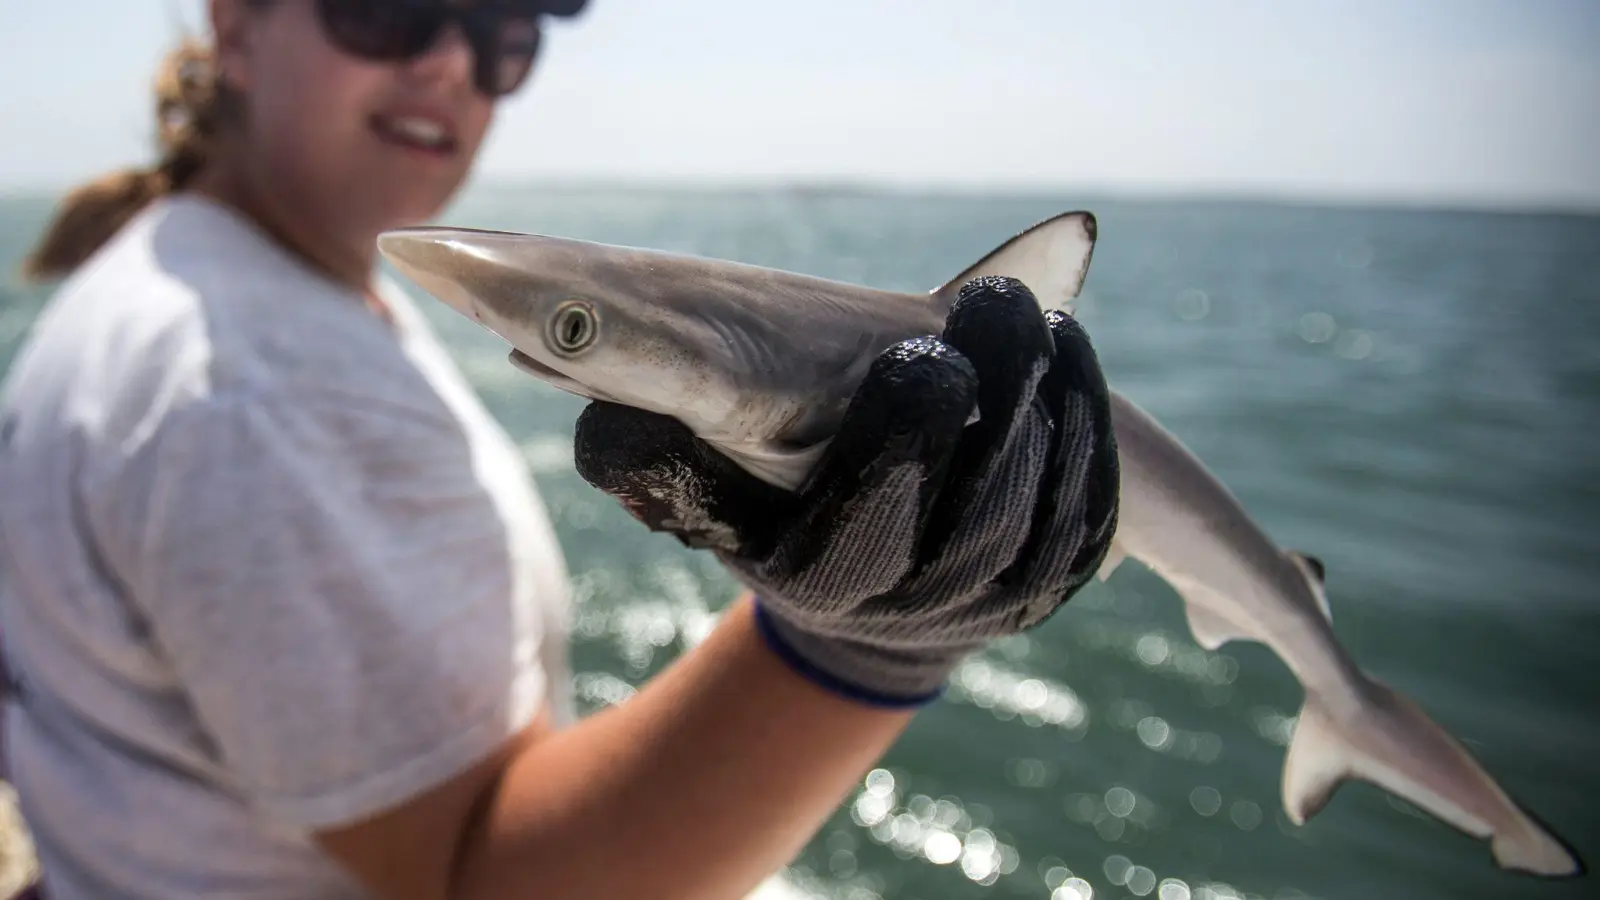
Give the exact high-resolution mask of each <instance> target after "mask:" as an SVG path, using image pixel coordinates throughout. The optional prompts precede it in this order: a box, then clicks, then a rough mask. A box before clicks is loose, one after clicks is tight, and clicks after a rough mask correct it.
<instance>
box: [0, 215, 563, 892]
mask: <svg viewBox="0 0 1600 900" xmlns="http://www.w3.org/2000/svg"><path fill="white" fill-rule="evenodd" d="M382 298H383V299H384V300H385V301H386V302H387V303H388V305H389V306H390V307H391V308H392V310H393V313H394V320H395V321H394V323H393V325H392V326H391V325H390V324H389V323H386V322H384V321H383V320H382V319H381V318H380V317H379V316H377V315H374V314H373V313H372V312H371V311H370V310H368V309H367V308H366V307H365V306H364V305H363V303H362V300H361V298H360V297H359V296H358V295H357V294H355V293H354V292H351V291H349V290H346V289H344V288H342V287H340V286H338V285H336V284H335V283H333V282H331V281H328V280H326V279H324V278H322V277H320V276H319V275H317V274H316V273H314V272H313V271H312V270H310V269H308V268H307V267H305V266H303V265H302V264H301V263H299V262H298V261H297V260H295V259H294V258H292V257H290V256H288V255H287V254H285V253H284V252H283V251H281V250H280V249H279V248H278V247H277V246H276V245H275V244H273V243H271V242H269V241H268V240H266V239H265V237H264V236H263V234H262V233H261V232H259V231H258V230H256V228H255V227H254V226H253V225H252V224H250V223H249V222H248V221H247V220H245V219H243V218H242V217H240V216H238V215H236V214H235V213H233V212H231V211H229V210H227V209H225V208H224V207H221V206H219V205H216V204H213V203H211V202H209V201H206V200H203V199H200V198H198V197H189V196H179V197H173V198H168V199H165V200H162V201H160V202H158V203H156V204H154V205H153V206H152V207H150V208H149V209H147V210H145V211H144V212H143V213H141V214H140V215H139V216H138V218H137V219H136V220H134V221H133V222H132V223H131V224H130V225H129V226H128V227H127V228H125V229H124V230H123V231H122V232H120V233H119V235H118V236H117V237H116V238H115V239H114V240H113V242H112V243H110V244H109V245H107V247H105V248H104V249H103V250H102V251H101V252H100V253H99V254H97V255H96V257H95V258H94V259H92V260H91V261H90V262H89V263H88V264H87V265H86V266H85V267H84V268H83V269H82V270H81V271H80V272H78V273H77V274H76V275H74V276H73V278H71V279H70V280H69V281H68V282H67V283H66V284H64V285H63V286H62V289H61V290H60V291H59V292H58V293H57V294H56V295H55V296H54V297H53V298H52V300H51V302H50V303H49V305H48V306H47V307H46V309H45V311H44V313H43V315H42V316H41V317H40V319H39V320H38V322H37V324H36V325H35V330H34V332H33V333H32V335H31V336H30V339H29V342H28V345H27V346H26V347H25V348H24V350H23V352H22V353H21V354H20V355H19V356H18V357H17V359H16V361H15V363H14V365H13V369H12V371H11V372H10V374H9V375H8V377H7V383H6V384H5V387H4V393H3V395H0V591H3V593H0V635H3V639H4V652H5V656H6V662H7V666H8V668H9V670H10V672H11V674H12V677H13V680H14V682H15V686H14V689H13V690H14V695H13V696H12V697H11V698H10V700H9V702H8V703H7V708H6V729H5V732H6V739H7V744H8V746H7V748H6V750H7V751H8V754H9V765H10V772H11V777H12V779H13V780H14V782H15V784H16V787H17V790H18V794H19V798H20V802H21V805H22V810H23V813H24V815H25V816H26V818H27V820H28V824H29V827H30V829H31V830H32V831H33V833H34V838H35V840H36V842H37V846H38V850H39V853H40V858H41V860H42V863H43V867H44V884H45V888H46V890H47V891H49V892H50V894H51V895H52V896H53V898H57V900H79V898H99V900H107V898H130V900H132V898H140V900H143V898H149V900H157V898H159V900H170V898H175V897H202V896H204V897H230V898H295V900H320V898H344V897H353V896H359V895H360V892H359V890H358V888H357V887H356V885H355V884H354V883H353V881H352V880H350V879H349V878H348V877H347V876H345V875H344V874H343V872H342V871H341V870H340V869H338V868H337V867H336V866H335V865H334V864H333V863H331V862H330V861H329V860H328V859H326V858H325V857H324V856H323V855H322V854H320V853H319V852H318V850H317V849H316V847H315V845H314V844H312V843H311V841H310V838H309V832H310V831H311V830H312V829H317V828H321V827H326V826H331V825H337V824H340V823H347V822H351V821H353V820H356V819H359V818H363V817H365V816H367V815H369V814H371V813H373V812H375V811H378V810H381V809H383V808H385V807H389V806H392V805H394V804H397V803H399V802H401V801H403V800H405V799H407V798H408V797H410V796H412V795H414V794H416V793H418V792H420V791H422V790H424V789H426V788H428V787H429V786H432V785H434V784H437V783H438V782H440V781H441V780H443V779H446V778H449V777H450V776H451V775H453V774H455V773H457V772H460V771H461V770H463V769H465V768H466V767H468V766H469V765H471V764H472V763H473V762H474V761H476V760H479V759H480V758H482V757H483V756H484V755H485V754H486V753H488V752H489V751H490V750H491V749H493V748H494V747H496V746H497V745H498V744H500V743H501V742H502V741H503V740H504V739H505V738H506V737H507V736H508V735H510V734H512V733H513V732H515V731H516V730H518V729H519V728H520V727H521V726H523V725H524V724H526V723H527V722H528V721H529V720H530V719H531V718H532V717H533V716H535V715H536V714H537V713H538V712H539V710H540V709H541V708H545V707H548V708H550V709H551V711H552V714H553V716H554V717H555V720H556V721H557V722H558V723H564V722H567V721H570V719H571V710H570V706H569V701H568V697H567V690H568V686H569V683H570V679H569V677H568V674H567V671H566V665H567V663H566V654H565V650H564V642H565V638H566V634H565V630H566V625H565V618H566V603H567V577H566V569H565V566H564V564H563V561H562V558H561V555H560V551H559V548H558V546H557V544H556V540H555V537H554V534H553V532H552V529H551V527H550V524H549V522H548V520H547V517H546V513H545V510H544V508H543V506H542V504H541V501H540V499H539V497H538V495H537V493H536V492H535V490H534V488H533V484H532V481H531V479H530V478H529V476H528V474H527V472H526V469H525V467H524V462H523V459H522V457H521V455H520V454H519V452H518V450H517V447H516V446H515V445H514V444H513V443H512V442H511V441H510V440H509V438H508V437H507V436H506V435H505V433H504V432H503V431H502V430H501V429H500V428H499V427H498V425H497V424H496V423H495V422H494V421H493V420H492V419H491V418H490V416H489V415H488V414H487V412H486V411H485V410H484V409H483V407H482V406H481V405H480V404H479V402H478V399H477V397H476V396H475V395H474V393H473V391H472V390H471V388H470V387H469V385H468V384H467V383H466V382H465V380H464V379H463V378H462V377H461V375H460V373H459V372H458V370H457V369H456V368H455V366H454V365H453V363H452V362H451V360H450V359H449V358H448V356H447V355H446V353H445V351H444V350H443V349H442V348H441V346H440V345H439V344H438V342H437V341H436V339H435V338H434V336H433V334H432V333H431V331H430V329H429V327H428V326H427V324H426V323H425V321H424V319H423V318H422V316H421V314H420V313H419V311H418V310H417V309H416V308H415V307H414V306H413V304H412V303H411V301H410V300H409V298H408V297H407V296H406V295H405V294H404V293H403V292H402V291H401V290H399V289H398V288H397V287H396V286H395V285H393V284H392V283H385V284H384V285H383V290H382Z"/></svg>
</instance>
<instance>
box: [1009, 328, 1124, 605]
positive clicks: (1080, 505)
mask: <svg viewBox="0 0 1600 900" xmlns="http://www.w3.org/2000/svg"><path fill="white" fill-rule="evenodd" d="M1046 321H1047V322H1048V323H1049V326H1050V331H1051V334H1052V336H1053V337H1054V341H1055V346H1056V355H1055V361H1054V363H1053V364H1052V365H1051V366H1050V370H1049V371H1048V372H1047V373H1046V374H1045V377H1044V380H1043V381H1042V382H1041V383H1040V385H1039V394H1040V397H1041V399H1042V401H1043V403H1044V406H1045V407H1046V408H1047V409H1048V410H1049V413H1050V417H1051V418H1052V419H1053V420H1054V424H1055V427H1054V430H1053V440H1052V445H1051V448H1050V459H1049V463H1048V468H1047V474H1046V480H1045V488H1044V489H1043V490H1042V491H1041V492H1040V495H1039V498H1038V503H1039V506H1038V510H1037V512H1036V515H1035V517H1034V526H1033V529H1032V533H1031V534H1030V536H1029V538H1028V544H1027V549H1026V550H1025V551H1024V552H1023V553H1022V554H1021V555H1020V556H1019V557H1018V562H1017V564H1016V565H1015V566H1014V567H1013V568H1012V569H1011V570H1009V571H1007V572H1006V573H1004V575H1003V576H1002V579H1001V580H1002V581H1004V582H1007V583H1016V584H1018V585H1019V586H1020V588H1021V591H1022V592H1023V593H1025V594H1028V595H1032V596H1037V597H1039V598H1040V599H1039V602H1038V603H1037V604H1035V606H1034V608H1033V609H1030V610H1028V611H1027V612H1026V614H1025V619H1024V621H1023V622H1022V623H1021V624H1022V626H1023V627H1032V626H1034V625H1037V624H1038V623H1039V622H1041V621H1043V620H1044V619H1045V618H1047V617H1048V616H1049V615H1050V613H1052V612H1054V611H1055V610H1056V609H1057V608H1059V607H1060V605H1061V604H1062V603H1065V602H1066V601H1067V600H1068V599H1069V598H1070V597H1071V596H1072V594H1073V593H1076V591H1077V590H1078V588H1080V587H1082V586H1083V585H1084V584H1085V583H1087V582H1088V581H1089V579H1090V578H1091V577H1093V575H1094V573H1095V571H1096V570H1097V569H1099V567H1100V563H1101V562H1102V561H1103V560H1104V559H1105V556H1106V553H1107V552H1108V551H1109V549H1110V546H1111V538H1112V536H1113V534H1114V533H1115V532H1116V527H1117V513H1118V509H1119V495H1120V486H1121V485H1120V481H1121V470H1120V466H1119V463H1118V458H1117V443H1116V436H1115V433H1114V430H1113V428H1112V422H1111V392H1110V389H1109V388H1108V387H1107V386H1106V380H1105V373H1104V372H1103V371H1102V370H1101V368H1100V362H1099V358H1098V356H1097V355H1096V354H1095V351H1094V347H1093V345H1092V344H1091V343H1090V341H1089V335H1088V333H1087V332H1086V331H1084V329H1083V326H1082V325H1081V324H1079V323H1078V321H1077V320H1076V319H1074V318H1072V317H1071V316H1069V315H1066V314H1064V313H1060V312H1051V313H1050V314H1049V315H1048V316H1046Z"/></svg>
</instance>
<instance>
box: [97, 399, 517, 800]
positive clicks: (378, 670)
mask: <svg viewBox="0 0 1600 900" xmlns="http://www.w3.org/2000/svg"><path fill="white" fill-rule="evenodd" d="M478 469H479V467H477V466H475V465H474V459H473V453H472V450H471V444H469V442H468V440H467V438H466V437H465V436H464V434H463V433H462V431H461V430H460V428H459V426H458V425H457V424H456V421H455V419H454V418H453V417H451V416H450V415H449V414H448V412H447V411H446V410H445V408H444V407H443V406H442V405H441V406H440V407H439V408H438V409H437V410H436V411H435V410H430V409H407V408H403V407H393V408H383V407H378V406H364V405H362V404H360V403H357V402H355V401H350V402H339V401H337V400H335V399H334V398H333V397H332V396H331V395H326V396H315V395H313V396H299V395H296V396H284V395H282V394H273V393H263V394H258V395H254V396H250V395H240V396H234V397H229V398H216V397H213V398H207V399H205V400H203V401H199V402H197V403H195V404H194V405H193V406H192V407H190V408H189V409H187V410H185V411H183V412H181V413H175V414H173V416H172V417H171V418H169V419H168V420H167V421H166V422H164V423H163V426H162V428H161V430H160V433H159V434H158V435H157V436H156V437H154V438H152V439H151V440H150V441H149V442H148V445H147V446H146V447H145V448H144V449H142V450H141V451H140V452H139V454H138V457H137V459H136V460H135V461H133V462H130V464H129V470H128V471H127V472H126V473H124V478H125V480H128V481H130V482H131V483H134V484H137V485H139V489H138V491H137V492H136V493H137V494H138V497H137V499H136V501H135V502H131V503H129V504H127V505H126V508H127V509H129V510H131V511H133V514H134V516H135V517H136V519H137V522H136V524H134V525H130V526H129V527H128V528H127V529H126V530H125V533H126V534H129V535H130V536H131V539H130V543H129V545H128V546H126V547H125V548H123V549H124V553H123V556H124V559H123V560H122V563H123V565H122V566H120V568H121V569H122V570H123V571H124V572H125V573H126V576H127V579H128V582H129V584H128V587H129V589H130V591H131V593H132V596H133V602H134V603H135V604H136V606H137V607H138V608H139V609H140V611H141V613H142V614H143V615H145V616H147V617H148V619H149V629H150V632H151V634H150V636H151V639H152V640H153V641H154V642H155V643H156V644H157V645H158V646H159V647H160V649H161V651H162V652H163V653H165V654H166V656H167V657H168V658H169V659H170V661H171V664H172V667H173V669H174V671H175V674H176V676H177V678H178V679H179V681H180V683H181V684H182V685H183V687H184V689H185V690H186V691H187V692H188V694H189V696H190V698H191V702H192V703H193V705H194V707H195V710H196V714H197V716H198V718H199V720H200V722H201V723H202V726H203V727H204V728H205V729H206V731H207V733H208V737H209V739H210V740H211V741H213V742H214V743H215V749H216V753H217V756H218V757H219V759H220V761H221V763H222V765H223V766H224V767H225V769H226V771H227V772H228V773H229V774H230V776H231V777H233V778H236V779H237V780H238V785H237V786H238V788H239V789H240V790H241V791H242V792H243V794H244V795H245V796H246V797H247V798H248V799H249V800H250V801H251V802H252V803H253V804H255V805H256V806H257V807H259V809H260V810H261V811H262V812H263V813H264V814H265V815H267V816H268V817H270V818H272V819H274V820H276V821H278V822H279V823H280V824H281V825H286V826H288V827H291V828H294V829H313V828H320V827H326V826H330V825H335V824H339V823H342V822H347V821H351V820H353V819H356V818H360V817H364V816H366V815H369V814H370V813H372V812H374V811H377V810H380V809H383V808H387V807H389V806H392V805H394V804H396V803H398V802H400V801H403V800H405V799H406V798H407V797H409V796H411V795H413V794H415V793H417V792H419V791H421V790H423V789H425V788H427V787H429V786H431V785H434V784H436V783H438V782H440V781H442V780H444V779H446V778H448V777H450V776H451V775H453V774H455V773H457V772H459V771H461V770H462V769H464V768H466V767H468V766H470V765H471V764H472V763H473V762H475V761H477V760H479V759H481V758H482V757H483V756H484V755H486V754H487V753H489V752H490V751H492V750H493V749H494V748H496V747H497V746H498V745H500V744H501V743H502V742H503V741H504V740H505V739H506V738H507V737H508V736H509V735H510V734H512V733H513V732H515V731H516V730H517V729H518V728H519V727H520V726H522V725H523V724H525V723H526V721H527V720H528V719H529V718H530V717H531V715H532V714H533V713H534V712H535V711H536V705H537V702H538V698H540V697H541V696H542V693H543V688H544V679H545V677H546V676H545V673H544V672H543V671H542V670H541V668H540V666H539V662H538V660H537V659H536V658H532V653H531V652H530V649H529V648H530V647H532V646H535V645H536V644H537V642H538V639H539V635H538V634H537V632H536V627H537V626H536V623H535V619H534V617H533V616H531V615H523V614H519V613H518V611H517V606H516V604H514V603H513V601H512V598H513V594H514V591H513V588H514V583H515V579H516V574H515V573H516V570H515V568H514V562H513V559H514V554H513V553H512V549H511V547H510V544H509V538H508V531H507V528H506V525H505V523H504V521H503V519H502V517H501V515H500V514H499V513H498V512H497V507H496V505H495V503H494V502H493V499H492V497H491V495H490V494H489V490H490V488H486V487H485V485H484V484H482V483H481V479H480V477H479V475H478Z"/></svg>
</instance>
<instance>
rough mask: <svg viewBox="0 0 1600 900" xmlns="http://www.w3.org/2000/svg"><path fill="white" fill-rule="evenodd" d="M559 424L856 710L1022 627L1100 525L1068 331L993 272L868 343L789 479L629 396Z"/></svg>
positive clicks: (809, 672)
mask: <svg viewBox="0 0 1600 900" xmlns="http://www.w3.org/2000/svg"><path fill="white" fill-rule="evenodd" d="M974 403H976V405H977V408H978V410H979V418H978V421H977V422H975V423H973V424H971V425H968V424H967V422H968V420H969V418H970V413H971V411H972V408H973V404H974ZM576 437H577V440H576V444H575V457H576V463H577V468H578V471H579V473H580V475H582V477H583V478H584V479H585V480H587V481H588V482H589V483H590V484H592V485H594V486H595V487H597V488H599V489H600V490H602V491H605V492H606V493H608V494H611V495H612V496H613V497H615V498H617V499H618V500H619V501H621V502H622V503H623V505H624V506H625V507H627V508H628V509H629V511H630V512H631V513H632V514H633V515H634V516H635V517H636V518H638V519H639V520H640V521H642V522H644V523H645V524H646V525H647V526H648V527H650V528H651V529H652V530H655V531H665V532H668V533H671V534H673V535H675V536H677V537H678V539H679V540H680V541H682V542H683V543H685V544H686V545H688V546H692V547H701V548H706V549H708V550H710V551H711V552H712V553H715V554H716V556H717V557H718V559H720V560H721V562H722V563H723V564H724V565H725V566H726V567H727V568H728V569H729V571H730V572H732V573H733V575H734V576H735V577H736V578H738V579H739V580H740V581H742V582H743V583H744V584H746V585H748V586H749V587H750V588H751V589H753V591H754V592H755V595H756V607H757V610H756V613H757V617H758V621H759V623H760V628H761V631H762V634H763V636H764V637H765V639H766V640H767V642H768V643H769V645H770V646H771V647H772V648H773V650H774V651H775V652H777V653H778V654H779V655H780V656H781V657H782V658H783V659H785V660H786V661H787V662H788V663H789V664H790V665H791V666H792V667H793V668H794V669H795V670H796V671H798V672H800V673H801V674H802V675H804V676H805V677H807V678H809V679H811V680H812V681H814V682H816V683H817V684H819V685H821V686H823V687H825V688H827V689H829V690H832V691H834V692H836V693H839V694H841V695H844V696H847V697H850V698H852V699H854V700H857V701H860V702H864V703H869V704H874V705H880V706H888V707H907V706H918V705H921V704H924V703H927V702H928V701H930V700H932V699H934V698H935V697H937V696H938V693H939V690H940V688H941V686H942V685H943V683H944V682H945V680H946V679H947V678H948V676H949V674H950V672H951V670H952V669H953V668H954V667H955V666H956V664H957V663H959V662H960V660H961V659H962V657H964V656H965V655H967V654H969V653H971V652H972V651H974V650H976V649H978V648H980V647H982V646H983V645H984V644H985V643H987V642H988V641H990V640H992V639H994V638H997V637H1001V636H1004V635H1010V634H1014V633H1017V632H1019V631H1023V630H1025V629H1029V628H1032V627H1033V626H1035V625H1037V624H1039V623H1040V622H1042V621H1043V620H1044V619H1046V618H1047V617H1048V616H1049V615H1050V614H1051V613H1053V612H1054V611H1055V610H1056V609H1057V608H1059V607H1060V606H1061V605H1062V604H1063V603H1065V602H1066V601H1067V600H1068V599H1070V598H1071V597H1072V596H1073V594H1075V593H1076V592H1077V591H1078V589H1079V588H1081V587H1082V586H1083V585H1084V584H1085V583H1086V582H1087V581H1088V580H1089V579H1090V578H1091V577H1092V576H1093V574H1094V572H1095V571H1096V570H1097V569H1098V568H1099V565H1100V563H1101V561H1102V559H1103V558H1104V556H1105V554H1106V552H1107V550H1108V547H1109V545H1110V541H1111V536H1112V533H1113V532H1114V531H1115V528H1116V520H1117V509H1118V483H1119V471H1118V466H1117V453H1116V446H1115V441H1114V438H1113V435H1112V429H1111V413H1110V406H1109V397H1108V393H1107V389H1106V384H1105V379H1104V376H1103V375H1102V373H1101V371H1100V367H1099V364H1098V361H1097V359H1096V356H1095V353H1094V350H1093V348H1092V347H1091V346H1090V342H1089V338H1088V336H1087V334H1085V332H1084V331H1083V329H1082V327H1081V326H1080V325H1079V324H1078V323H1077V322H1076V321H1075V320H1074V319H1073V318H1072V317H1070V316H1069V315H1066V314H1063V313H1059V312H1051V313H1049V314H1048V315H1046V314H1044V313H1042V312H1041V310H1040V309H1039V306H1038V303H1037V302H1036V301H1035V299H1034V297H1033V295H1032V294H1031V293H1030V292H1029V290H1028V289H1027V288H1026V287H1025V286H1024V285H1022V284H1021V283H1020V282H1017V281H1015V280H1013V279H1008V278H995V277H991V278H983V279H976V280H974V281H972V282H970V283H968V284H967V285H965V286H964V287H963V290H962V291H961V294H960V297H959V298H958V300H957V301H956V303H955V305H954V306H953V308H952V309H951V311H950V315H949V318H948V320H947V322H946V327H945V330H944V333H943V334H942V335H939V336H938V337H934V336H931V335H930V336H928V337H924V338H917V339H913V340H908V341H904V342H901V343H899V344H896V345H895V346H893V347H890V348H889V349H888V350H886V351H884V352H883V353H882V354H880V355H879V357H878V358H877V360H876V361H875V363H874V365H873V366H872V368H871V370H870V372H869V373H868V375H867V376H866V378H865V380H864V381H863V382H862V384H861V386H860V387H859V388H858V390H857V391H856V394H855V396H854V397H853V398H852V401H851V404H850V407H849V409H848V410H847V412H846V414H845V416H844V419H843V421H842V423H841V425H840V427H839V429H838V432H837V434H836V435H835V437H834V439H833V440H832V442H831V443H830V445H829V447H828V448H827V451H826V453H825V454H824V456H823V457H822V459H821V460H820V461H819V462H818V464H817V466H816V468H815V469H814V470H813V472H812V474H811V476H810V477H809V478H808V480H807V481H806V483H805V484H804V485H802V487H801V488H800V489H799V490H798V491H795V492H788V491H784V490H781V489H779V488H776V487H774V486H772V485H769V484H767V483H766V482H763V481H761V480H759V479H757V478H755V477H754V476H751V475H750V474H748V473H746V472H745V471H744V470H743V469H740V468H739V467H738V466H737V465H735V464H734V463H733V462H732V461H731V460H729V459H728V458H727V457H725V456H723V455H722V454H720V453H718V452H717V451H716V450H715V449H714V448H713V447H712V446H711V445H710V444H707V443H705V442H704V441H702V440H700V439H699V438H697V437H695V436H694V435H693V434H692V433H691V432H689V430H688V429H687V428H685V427H684V426H683V425H682V424H680V423H679V422H677V420H675V419H672V418H670V417H667V416H661V415H657V414H653V413H648V412H644V411H641V410H638V409H634V408H631V407H625V406H619V405H616V404H610V403H602V402H596V403H593V404H591V405H590V406H589V407H588V408H586V409H585V410H584V412H583V414H582V415H581V416H580V417H579V421H578V426H577V436H576Z"/></svg>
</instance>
